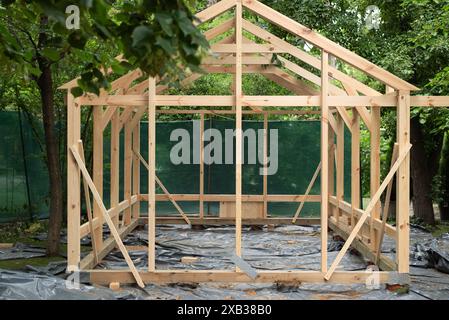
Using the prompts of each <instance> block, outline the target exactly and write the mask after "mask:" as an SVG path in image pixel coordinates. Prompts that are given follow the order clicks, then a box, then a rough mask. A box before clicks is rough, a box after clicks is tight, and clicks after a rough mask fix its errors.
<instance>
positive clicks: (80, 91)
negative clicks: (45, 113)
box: [70, 87, 83, 98]
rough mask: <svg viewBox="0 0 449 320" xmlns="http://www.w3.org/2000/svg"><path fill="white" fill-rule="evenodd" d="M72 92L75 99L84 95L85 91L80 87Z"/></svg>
mask: <svg viewBox="0 0 449 320" xmlns="http://www.w3.org/2000/svg"><path fill="white" fill-rule="evenodd" d="M70 92H72V94H73V96H74V97H75V98H76V97H80V96H82V95H83V89H81V88H80V87H75V88H72V89H71V90H70Z"/></svg>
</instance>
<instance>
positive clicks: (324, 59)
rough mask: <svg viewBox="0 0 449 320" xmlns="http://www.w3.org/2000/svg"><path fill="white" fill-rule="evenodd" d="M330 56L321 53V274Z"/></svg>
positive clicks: (325, 216) (323, 264)
mask: <svg viewBox="0 0 449 320" xmlns="http://www.w3.org/2000/svg"><path fill="white" fill-rule="evenodd" d="M328 101H329V55H328V53H327V52H326V51H324V50H322V51H321V272H323V273H324V272H326V271H327V237H328V234H327V227H328V225H327V222H328V221H327V220H328V210H329V202H328V201H329V199H328V196H329V185H328V183H329V179H328V174H329V149H328V145H329V136H328V134H329V102H328Z"/></svg>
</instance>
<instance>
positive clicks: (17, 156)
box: [0, 112, 351, 222]
mask: <svg viewBox="0 0 449 320" xmlns="http://www.w3.org/2000/svg"><path fill="white" fill-rule="evenodd" d="M20 118H21V119H20ZM19 120H21V122H20V121H19ZM0 123H1V127H0V134H1V143H0V222H5V221H13V220H17V219H29V218H30V216H31V215H33V216H34V217H36V218H45V217H47V216H48V198H49V188H48V178H47V173H46V166H45V162H44V157H43V153H42V151H41V149H40V147H39V145H38V143H37V142H36V139H35V138H34V137H35V133H34V134H33V132H32V128H31V126H30V125H29V123H28V122H27V120H26V119H25V118H24V117H19V114H18V113H17V112H1V113H0ZM198 123H199V121H198V120H193V121H172V122H158V123H157V128H156V136H157V152H156V158H157V159H156V161H157V163H156V167H157V175H158V177H159V178H160V180H161V181H162V182H163V183H164V185H165V187H166V188H167V189H168V191H169V192H170V193H173V194H181V193H187V194H198V193H199V164H196V163H194V161H193V160H194V159H193V158H194V153H195V152H197V150H198V149H195V148H196V146H195V145H194V143H193V136H194V134H193V132H194V126H196V125H198ZM234 125H235V123H234V121H232V120H216V119H214V118H212V119H206V121H205V130H207V129H209V128H214V129H217V130H218V131H217V132H220V133H221V137H223V139H222V145H223V150H224V144H225V139H224V137H225V130H226V129H234ZM262 128H263V122H262V121H244V122H243V130H247V129H254V130H255V132H256V135H257V130H258V129H262ZM176 129H184V130H186V132H188V133H189V136H190V164H179V165H175V164H173V163H172V162H171V160H170V152H171V150H172V148H173V147H174V146H175V145H176V144H178V140H175V141H170V135H171V134H172V132H173V130H176ZM269 129H270V130H271V129H276V130H277V135H278V168H277V172H276V173H275V174H273V175H269V176H268V194H304V193H305V191H306V189H307V186H308V184H309V182H310V179H311V177H312V175H313V173H314V171H315V170H316V167H317V165H318V164H319V161H320V122H319V121H270V122H269ZM21 132H22V133H21ZM106 132H107V131H106ZM147 132H148V127H147V123H145V122H142V123H141V154H142V155H143V157H144V158H147V155H148V137H147ZM268 136H269V138H270V134H268ZM22 141H23V143H22ZM245 142H246V140H245ZM258 143H259V141H257V140H256V147H257V148H259V146H258V145H257V144H258ZM350 143H351V141H350V135H349V134H348V133H347V132H346V134H345V198H346V199H347V200H350V194H351V189H350V187H351V186H350V167H351V164H350V153H349V152H350ZM207 144H208V142H206V145H207ZM268 144H269V145H270V141H269V142H268ZM233 145H235V141H234V142H233ZM104 146H105V148H104V198H103V199H104V201H105V204H106V206H108V205H109V181H110V170H109V168H110V167H109V163H110V154H109V151H110V141H109V139H108V137H107V135H106V136H105V139H104ZM120 146H121V148H122V147H123V136H122V137H121V142H120ZM122 151H123V150H122ZM268 153H269V155H270V150H269V152H268ZM120 154H121V156H122V157H123V152H120ZM223 154H224V151H223ZM248 156H249V154H248V148H247V147H245V150H244V159H245V160H246V159H248ZM86 158H87V156H86ZM222 159H223V162H224V155H223V158H222ZM256 160H257V156H256ZM246 162H247V161H245V163H244V164H243V194H262V179H263V178H262V176H261V175H260V174H259V169H260V168H262V165H261V163H260V162H259V161H257V162H256V164H248V163H246ZM204 169H205V172H204V179H205V181H204V190H205V193H206V194H233V193H234V191H235V167H234V165H232V164H223V163H222V164H217V163H212V164H205V168H204ZM123 171H124V170H123V158H121V159H120V173H121V174H120V185H121V186H122V185H123ZM147 177H148V176H147V172H146V170H145V168H144V167H143V166H141V193H147V192H148V185H147V181H148V179H147ZM27 182H28V183H27ZM157 192H158V193H162V190H157ZM319 192H320V181H319V179H317V181H316V183H315V185H314V187H313V188H312V191H311V194H319ZM120 195H121V200H123V190H120ZM179 204H180V206H181V207H182V208H183V210H184V211H185V212H186V213H198V212H199V209H198V202H196V201H195V202H179ZM297 206H298V204H295V203H281V202H273V203H269V206H268V212H269V214H271V215H282V216H292V215H293V214H294V212H295V210H296V208H297ZM142 212H143V214H145V212H146V204H145V202H143V203H142ZM204 212H205V213H206V214H211V215H217V214H218V203H215V202H211V203H208V202H206V203H205V208H204ZM157 213H158V214H159V215H161V214H165V215H168V214H177V211H176V209H175V208H174V207H173V206H172V204H171V203H170V202H158V203H157ZM301 215H303V216H319V203H306V205H305V206H304V208H303V211H302V213H301Z"/></svg>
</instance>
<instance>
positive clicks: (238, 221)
mask: <svg viewBox="0 0 449 320" xmlns="http://www.w3.org/2000/svg"><path fill="white" fill-rule="evenodd" d="M242 40H243V36H242V1H241V0H237V4H236V9H235V43H236V54H235V59H236V62H235V112H236V113H235V131H236V143H235V162H236V163H235V254H236V255H237V256H239V257H240V256H241V255H242ZM237 270H238V268H237Z"/></svg>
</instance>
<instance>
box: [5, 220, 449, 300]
mask: <svg viewBox="0 0 449 320" xmlns="http://www.w3.org/2000/svg"><path fill="white" fill-rule="evenodd" d="M146 234H147V232H146V230H141V231H138V232H135V233H133V234H132V235H130V236H129V237H127V239H126V240H125V243H127V244H129V245H144V244H146V240H147V236H146ZM243 237H244V250H243V253H244V258H245V260H246V261H247V262H248V263H249V264H251V265H252V266H253V267H254V268H257V269H265V270H280V269H287V268H292V269H298V270H317V269H318V268H319V261H320V255H319V243H320V237H319V228H316V227H298V226H283V227H278V228H275V229H274V230H267V229H264V230H259V231H250V230H249V229H245V231H244V233H243ZM433 242H435V243H439V246H436V244H434V245H432V243H433ZM447 243H448V237H447V235H443V236H442V237H439V238H436V239H434V238H433V237H432V235H431V234H430V233H427V232H424V231H422V230H419V229H415V228H412V232H411V265H412V267H411V270H410V275H411V280H412V282H411V285H410V292H409V293H408V294H396V293H393V292H390V291H388V290H386V289H385V286H383V285H382V286H381V287H380V289H379V290H372V289H369V288H367V287H366V286H365V285H364V284H355V285H347V284H313V283H310V284H307V283H303V284H299V285H293V286H291V287H285V286H282V285H276V284H250V283H200V284H194V285H191V284H190V285H185V284H184V285H183V284H174V285H154V284H151V285H147V286H146V287H145V289H140V288H138V287H137V286H135V285H129V286H122V289H121V290H120V291H118V292H113V291H111V290H109V289H108V288H104V287H95V286H89V285H85V284H80V290H74V289H71V288H70V286H69V287H67V285H66V282H65V280H64V278H65V277H67V275H66V274H65V273H64V270H65V261H61V262H60V263H56V262H53V263H51V264H49V265H48V267H33V266H28V267H27V272H22V271H8V270H0V299H320V300H327V299H352V300H355V299H363V300H366V299H375V300H383V299H385V300H390V299H400V300H409V299H449V275H448V274H444V273H442V272H439V271H437V270H435V269H433V268H430V264H429V263H427V259H428V257H429V256H428V255H427V250H430V249H431V250H434V251H435V248H438V250H439V251H438V252H440V254H441V256H447V252H448V251H445V250H446V249H447ZM390 244H391V242H389V241H386V244H385V246H384V248H383V251H384V252H387V253H389V254H394V252H392V250H391V249H392V247H391V245H390ZM418 245H419V246H421V247H422V248H428V249H423V250H424V251H423V250H416V248H417V246H418ZM233 246H234V232H233V228H227V227H223V228H209V229H206V230H191V229H188V228H186V227H184V226H159V227H158V228H157V267H158V268H160V269H166V268H173V269H180V268H187V269H210V268H214V269H227V268H231V267H233V264H232V263H231V261H230V259H229V254H230V250H231V249H232V248H233ZM328 247H329V250H330V252H329V261H331V260H332V259H333V258H335V256H336V254H337V252H338V250H339V249H340V248H341V242H338V241H333V240H330V241H329V246H328ZM432 248H433V249H432ZM2 250H3V251H7V250H14V248H11V249H2ZM15 250H18V249H17V248H16V249H15ZM183 256H197V257H198V258H199V260H198V262H197V263H193V264H188V265H186V264H182V263H181V262H180V259H181V257H183ZM131 257H132V258H133V260H134V262H135V264H136V265H137V266H138V267H139V268H144V267H145V266H146V263H147V255H146V252H145V251H132V252H131ZM0 259H1V253H0ZM366 265H367V264H366V262H365V261H363V259H361V257H360V256H358V255H355V254H351V253H347V254H346V255H345V258H344V259H343V261H342V266H343V267H344V268H345V269H346V270H364V269H365V268H366ZM99 267H100V268H126V264H125V263H124V260H123V258H122V256H121V254H120V253H119V252H117V251H114V252H112V253H111V254H110V255H108V256H107V257H106V259H105V260H104V261H103V263H102V264H101V265H100V266H99ZM82 280H83V279H81V281H82Z"/></svg>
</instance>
